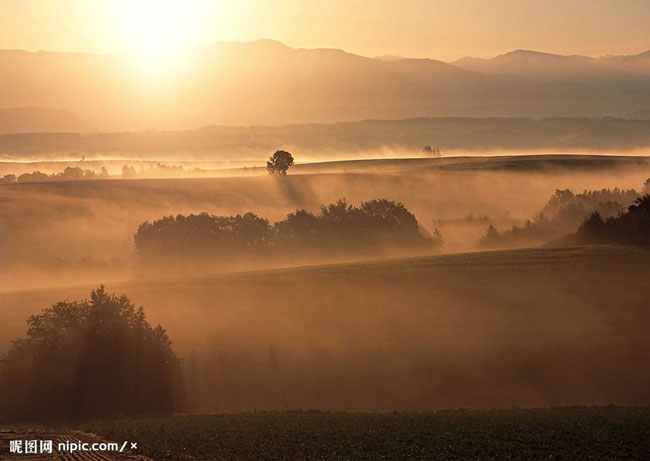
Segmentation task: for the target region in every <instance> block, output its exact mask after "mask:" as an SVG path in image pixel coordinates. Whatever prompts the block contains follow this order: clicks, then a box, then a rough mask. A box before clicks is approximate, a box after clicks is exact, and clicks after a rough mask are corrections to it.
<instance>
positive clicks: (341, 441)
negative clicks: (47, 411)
mask: <svg viewBox="0 0 650 461" xmlns="http://www.w3.org/2000/svg"><path fill="white" fill-rule="evenodd" d="M83 429H84V430H86V431H91V432H94V433H96V434H99V435H101V436H103V437H104V438H106V439H109V440H137V441H138V442H139V448H140V450H139V452H141V453H143V454H146V455H148V456H151V457H153V458H154V459H160V460H162V459H169V460H190V459H203V460H207V459H214V460H217V459H368V460H371V459H372V460H376V459H391V460H407V459H430V460H450V459H459V460H476V459H481V460H484V459H522V460H524V459H525V460H529V459H539V460H541V459H634V460H641V459H648V458H649V457H650V410H649V409H637V408H572V409H548V410H480V411H479V410H471V411H470V410H448V411H439V412H435V413H394V414H390V413H389V414H386V413H376V414H371V413H309V412H301V413H297V412H283V413H248V414H233V415H214V416H177V417H172V418H164V419H141V420H117V421H104V422H95V423H90V424H86V425H85V426H84V427H83Z"/></svg>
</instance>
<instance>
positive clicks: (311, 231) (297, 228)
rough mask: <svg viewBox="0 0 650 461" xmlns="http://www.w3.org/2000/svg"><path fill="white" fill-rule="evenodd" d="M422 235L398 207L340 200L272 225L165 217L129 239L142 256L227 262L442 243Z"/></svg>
mask: <svg viewBox="0 0 650 461" xmlns="http://www.w3.org/2000/svg"><path fill="white" fill-rule="evenodd" d="M437 236H438V238H437V239H435V238H428V237H426V236H424V235H423V234H422V232H421V231H420V227H419V225H418V222H417V219H416V218H415V216H414V215H413V214H412V213H411V212H410V211H409V210H408V209H407V208H406V207H405V206H404V205H403V204H402V203H400V202H395V201H392V200H387V199H375V200H370V201H367V202H363V203H362V204H361V205H360V206H358V207H357V206H353V205H351V204H349V203H348V202H347V200H345V199H340V200H338V201H336V202H335V203H331V204H329V205H322V206H321V207H320V211H319V213H318V214H313V213H310V212H309V211H307V210H304V209H300V210H296V211H294V212H292V213H289V214H288V215H287V216H286V217H285V218H284V219H283V220H282V221H279V222H276V223H274V224H273V225H271V224H270V223H269V221H268V220H267V219H264V218H261V217H259V216H257V215H256V214H254V213H250V212H249V213H246V214H244V215H236V216H215V215H210V214H208V213H205V212H204V213H200V214H190V215H188V216H184V215H181V214H179V215H177V216H166V217H163V218H161V219H159V220H156V221H154V222H151V223H150V222H148V221H146V222H144V223H142V224H141V225H140V226H139V227H138V230H137V232H136V233H135V235H134V241H135V248H136V251H137V253H138V254H139V255H141V256H145V257H146V256H172V255H173V256H188V257H227V256H238V255H241V254H242V253H262V252H274V251H275V252H282V253H295V252H305V251H325V250H327V251H336V250H341V251H349V250H352V251H354V250H366V249H372V248H376V247H379V246H384V245H391V246H398V247H425V246H435V245H437V244H440V243H441V239H440V236H439V233H438V234H437Z"/></svg>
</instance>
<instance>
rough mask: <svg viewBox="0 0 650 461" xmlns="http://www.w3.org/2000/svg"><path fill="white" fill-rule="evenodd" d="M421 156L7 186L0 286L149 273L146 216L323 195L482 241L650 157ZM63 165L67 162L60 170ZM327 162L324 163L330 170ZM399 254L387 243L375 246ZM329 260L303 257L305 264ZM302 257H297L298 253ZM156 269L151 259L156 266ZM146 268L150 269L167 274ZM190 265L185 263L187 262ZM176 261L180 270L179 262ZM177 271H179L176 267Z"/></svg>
mask: <svg viewBox="0 0 650 461" xmlns="http://www.w3.org/2000/svg"><path fill="white" fill-rule="evenodd" d="M422 162H423V161H418V160H413V161H410V163H406V164H404V165H402V164H401V163H399V162H398V163H396V164H390V165H388V166H386V165H384V166H383V167H382V166H381V165H379V167H377V169H375V167H374V166H373V165H367V164H363V165H357V166H356V167H355V169H353V172H350V173H341V172H338V173H322V174H318V173H312V174H299V171H300V170H299V169H298V168H296V170H295V171H294V174H289V175H288V176H287V177H284V178H278V177H270V176H268V175H266V174H263V175H258V176H254V177H221V178H205V179H198V178H195V179H159V180H156V179H135V180H115V179H108V180H101V179H95V180H84V181H47V182H35V183H18V184H4V185H0V236H1V238H2V240H1V243H0V257H1V258H2V267H1V268H0V271H1V273H0V276H1V277H2V281H1V282H0V283H1V284H0V289H1V290H4V291H6V290H14V289H30V288H35V287H39V286H58V285H71V284H72V285H74V284H79V283H86V282H96V281H107V280H126V279H133V278H138V277H140V276H142V272H143V271H141V270H139V268H138V265H137V264H136V263H137V261H136V260H135V258H134V245H133V234H134V233H135V231H136V229H137V227H138V225H139V224H140V223H142V222H143V221H145V220H149V221H153V220H156V219H159V218H161V217H162V216H166V215H176V214H178V213H182V214H189V213H200V212H203V211H206V212H208V213H210V214H215V215H233V214H237V213H241V214H243V213H246V212H249V211H251V212H253V213H255V214H257V215H259V216H262V217H264V218H267V219H268V220H269V221H270V222H271V223H273V222H274V221H279V220H281V219H283V218H284V217H285V216H286V214H287V213H289V212H291V211H294V210H296V209H298V208H305V209H307V210H308V211H312V212H318V210H319V206H320V205H321V204H327V203H331V202H334V201H336V200H337V199H339V198H341V197H345V198H347V199H348V201H349V202H350V203H352V204H357V205H358V204H359V203H360V202H362V201H364V200H370V199H374V198H388V199H391V200H398V201H401V202H403V203H404V204H405V206H406V207H407V208H408V209H409V210H410V211H411V212H412V213H414V214H415V216H416V217H417V219H418V221H419V224H420V226H421V228H422V229H423V230H424V231H428V232H432V231H433V229H434V227H437V228H439V230H440V231H441V232H442V236H443V240H444V246H443V247H442V249H441V251H442V252H443V253H451V252H462V251H471V250H474V249H476V244H477V242H478V239H479V238H480V237H481V236H482V235H483V234H484V233H485V230H486V228H487V224H486V222H485V221H484V220H483V219H467V218H468V216H470V215H471V216H473V217H475V218H483V217H488V218H489V219H490V222H491V223H493V224H494V225H496V226H497V227H501V228H508V227H511V226H512V225H513V224H521V223H522V222H523V220H525V219H527V218H531V217H532V216H533V215H534V214H535V213H537V212H538V211H539V210H540V208H541V207H542V206H543V205H544V204H545V203H546V201H547V200H548V199H549V197H550V196H551V194H552V193H553V192H554V191H555V190H556V189H565V188H569V189H572V190H573V191H576V192H579V191H582V190H584V189H602V188H614V187H620V188H636V189H637V190H638V189H640V187H641V185H642V184H643V181H644V180H645V179H647V178H648V177H649V176H650V167H649V168H648V169H647V170H646V169H645V168H639V167H634V168H615V169H603V168H596V169H592V170H590V169H583V170H582V171H581V172H576V171H575V169H573V170H562V169H558V168H549V169H548V170H545V169H539V168H537V169H523V170H522V171H520V172H517V171H516V170H515V171H513V170H508V171H500V169H499V168H495V169H489V168H488V169H487V171H486V169H485V167H481V168H483V169H482V170H481V169H479V170H475V169H448V170H447V169H444V168H442V169H441V168H437V169H430V168H428V164H427V163H426V161H424V163H422ZM59 171H60V170H59ZM325 171H326V170H325ZM389 256H400V254H399V253H392V252H384V253H381V254H377V257H380V258H385V257H389ZM319 262H322V261H313V260H312V261H310V260H304V261H299V263H300V264H311V263H319ZM295 263H296V261H293V262H291V263H290V264H295ZM286 264H287V262H279V261H254V262H253V261H246V262H243V261H239V262H238V263H236V264H232V263H228V264H225V263H224V262H223V261H214V265H209V266H208V267H201V268H195V272H196V271H198V272H208V273H210V272H219V271H229V270H244V269H249V268H264V267H269V266H274V265H286ZM148 269H151V268H148ZM158 269H161V270H159V271H158V272H156V271H155V270H154V271H153V272H152V271H151V270H146V271H144V273H146V276H147V277H151V276H156V275H169V272H166V271H165V270H162V268H158ZM184 270H186V268H184V269H183V271H184ZM177 272H178V271H177ZM172 273H173V271H172Z"/></svg>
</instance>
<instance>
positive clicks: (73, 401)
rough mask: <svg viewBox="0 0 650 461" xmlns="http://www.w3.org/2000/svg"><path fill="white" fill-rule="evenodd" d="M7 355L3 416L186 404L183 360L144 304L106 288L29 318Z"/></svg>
mask: <svg viewBox="0 0 650 461" xmlns="http://www.w3.org/2000/svg"><path fill="white" fill-rule="evenodd" d="M27 324H28V326H29V328H28V330H27V337H26V338H21V339H17V340H14V341H13V343H12V345H11V348H10V349H9V351H8V352H7V354H6V355H5V356H4V357H1V360H0V414H2V415H3V416H6V417H9V418H15V419H24V420H33V419H40V420H66V419H78V418H90V417H115V416H120V415H138V414H146V413H161V412H173V411H177V410H178V409H179V403H180V396H181V388H182V376H181V373H182V370H181V362H180V360H179V359H178V358H177V357H176V355H175V354H174V352H173V351H172V349H171V342H170V341H169V338H168V337H167V333H165V330H164V329H163V328H162V327H160V326H157V327H152V326H151V325H150V324H149V323H148V322H147V321H146V319H145V314H144V310H143V309H142V307H140V308H136V307H135V305H134V304H133V303H131V301H129V299H128V298H127V297H126V296H124V295H122V296H120V297H117V296H115V295H109V294H108V293H106V291H105V290H104V287H100V288H98V289H97V290H94V291H93V292H92V293H91V295H90V300H83V301H80V302H78V301H74V302H68V301H62V302H59V303H56V304H54V305H53V306H51V307H48V308H46V309H44V310H43V311H42V312H41V313H40V314H38V315H34V316H32V317H30V318H29V319H28V320H27Z"/></svg>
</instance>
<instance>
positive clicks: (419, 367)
mask: <svg viewBox="0 0 650 461" xmlns="http://www.w3.org/2000/svg"><path fill="white" fill-rule="evenodd" d="M648 255H649V253H648V252H647V251H644V250H634V249H628V248H622V247H578V248H564V249H536V250H516V251H499V252H485V253H468V254H460V255H449V256H438V257H427V258H414V259H400V260H390V261H378V262H367V263H353V264H341V265H325V266H313V267H304V268H291V269H283V270H272V271H258V272H244V273H235V274H224V275H213V276H201V277H178V278H167V279H158V280H140V281H133V282H124V283H111V284H107V288H108V289H109V290H112V291H116V292H118V293H122V292H123V293H126V294H127V295H129V296H130V297H131V299H133V300H134V301H135V302H136V303H138V304H142V305H144V307H145V309H146V311H147V314H148V317H149V319H150V320H151V321H152V322H154V323H161V324H162V325H163V326H164V327H165V328H166V329H167V331H168V332H169V335H170V337H171V339H172V341H173V342H174V348H175V350H177V351H178V353H179V354H180V355H181V356H182V357H184V358H185V360H186V364H187V366H188V368H190V369H191V370H193V372H192V375H193V376H194V378H193V381H192V385H191V386H192V387H191V392H190V396H191V397H192V402H191V405H190V407H191V408H192V409H193V410H194V411H220V412H224V411H230V412H233V411H247V410H252V409H254V408H257V409H273V410H284V409H294V408H316V409H321V410H348V411H352V410H354V411H392V410H433V409H437V408H456V407H475V408H476V407H500V408H509V407H512V406H513V405H518V406H522V407H543V406H566V405H574V404H577V405H594V404H596V405H608V404H616V405H649V404H650V394H649V393H648V389H649V388H650V370H649V369H648V368H647V367H645V366H643V365H642V364H645V363H647V362H648V360H650V332H649V330H648V328H647V325H648V322H649V321H650V310H649V309H648V305H647V302H646V301H645V300H647V299H650V283H649V282H650V266H649V265H648V264H647V262H648ZM92 287H93V286H88V285H86V286H77V287H68V288H57V289H47V290H35V291H22V292H13V293H4V294H3V296H2V297H1V298H0V313H1V314H2V317H3V320H4V321H3V322H2V323H0V338H2V339H3V346H2V347H6V345H7V344H8V340H9V338H11V337H15V336H18V335H20V334H22V332H23V331H24V328H25V327H24V321H25V318H26V317H27V316H28V315H29V314H32V313H35V312H37V311H38V310H40V309H42V308H43V307H46V306H48V305H50V304H52V303H54V302H56V301H59V300H62V299H66V298H68V299H79V298H81V297H85V296H88V293H89V291H90V289H91V288H92Z"/></svg>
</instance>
